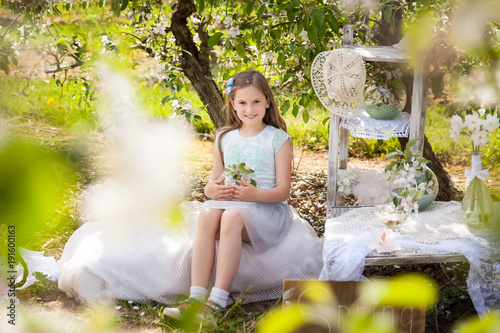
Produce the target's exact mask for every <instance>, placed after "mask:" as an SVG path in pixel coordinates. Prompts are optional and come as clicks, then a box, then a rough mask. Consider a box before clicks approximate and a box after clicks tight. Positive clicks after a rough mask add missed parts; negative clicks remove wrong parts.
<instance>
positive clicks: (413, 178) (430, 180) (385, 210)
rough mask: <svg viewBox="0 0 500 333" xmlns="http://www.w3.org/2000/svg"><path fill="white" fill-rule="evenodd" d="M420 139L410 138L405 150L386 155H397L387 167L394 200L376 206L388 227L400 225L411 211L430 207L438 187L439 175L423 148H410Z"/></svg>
mask: <svg viewBox="0 0 500 333" xmlns="http://www.w3.org/2000/svg"><path fill="white" fill-rule="evenodd" d="M417 140H418V139H413V140H411V141H410V142H408V143H407V145H406V148H405V150H404V151H401V150H399V149H398V150H396V151H394V152H392V153H390V154H388V155H387V156H386V157H385V158H386V159H394V160H393V161H391V163H389V164H388V165H387V166H386V168H385V176H386V179H387V180H388V181H389V182H390V184H391V197H392V203H391V204H389V205H388V206H379V207H376V209H375V214H376V215H377V216H378V218H379V220H380V221H381V222H382V223H384V224H386V225H387V226H389V227H396V228H399V227H400V226H401V225H402V224H403V223H404V222H406V221H407V220H408V217H410V216H411V215H412V214H414V213H418V211H419V210H424V209H426V208H427V207H429V205H430V204H431V203H432V202H433V201H434V199H436V196H437V193H438V191H439V184H438V181H437V178H436V175H435V174H434V172H432V170H431V169H429V167H428V166H427V163H428V162H429V161H428V160H427V159H425V158H423V157H422V155H421V153H420V151H418V150H416V151H412V150H411V147H413V145H415V143H416V142H417Z"/></svg>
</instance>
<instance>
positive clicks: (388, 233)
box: [366, 229, 401, 253]
mask: <svg viewBox="0 0 500 333" xmlns="http://www.w3.org/2000/svg"><path fill="white" fill-rule="evenodd" d="M366 246H367V247H368V248H369V249H370V250H377V252H379V253H381V252H392V251H398V250H401V246H400V245H399V244H397V243H396V242H394V232H393V231H392V230H390V229H389V230H384V231H383V232H382V233H380V230H376V229H372V230H371V231H370V238H368V239H367V240H366Z"/></svg>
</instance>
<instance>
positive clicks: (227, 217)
mask: <svg viewBox="0 0 500 333" xmlns="http://www.w3.org/2000/svg"><path fill="white" fill-rule="evenodd" d="M243 241H250V239H249V238H248V234H247V231H246V228H245V223H244V222H243V218H242V217H241V215H240V213H238V212H237V211H235V210H231V209H227V210H225V211H224V212H223V213H222V218H221V222H220V235H219V252H218V254H217V267H216V271H215V285H214V287H216V288H219V289H222V290H225V291H229V288H230V287H231V284H232V283H233V280H234V277H235V276H236V272H237V271H238V267H239V265H240V259H241V248H242V242H243Z"/></svg>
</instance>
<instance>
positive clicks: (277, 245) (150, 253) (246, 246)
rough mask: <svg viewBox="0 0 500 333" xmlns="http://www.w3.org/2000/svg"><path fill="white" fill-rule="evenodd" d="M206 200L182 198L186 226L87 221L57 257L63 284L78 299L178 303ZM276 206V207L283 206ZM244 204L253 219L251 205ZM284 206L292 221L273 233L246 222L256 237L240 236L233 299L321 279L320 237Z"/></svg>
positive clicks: (276, 293)
mask: <svg viewBox="0 0 500 333" xmlns="http://www.w3.org/2000/svg"><path fill="white" fill-rule="evenodd" d="M201 205H202V204H201V203H199V202H189V203H185V204H183V210H184V212H185V220H186V223H185V224H183V225H182V226H173V225H170V224H168V223H160V222H159V221H153V220H148V219H145V220H144V221H142V224H141V223H136V224H134V225H129V226H123V228H118V229H117V228H115V227H110V226H108V224H107V223H105V222H88V223H86V224H84V225H83V226H81V227H80V228H79V229H77V230H76V231H75V232H74V234H73V235H72V236H71V237H70V239H69V240H68V242H67V243H66V246H65V248H64V251H63V255H62V257H61V259H60V260H59V262H58V264H59V268H60V278H59V288H60V289H61V290H63V291H64V292H66V293H67V294H68V295H70V296H72V297H75V298H76V299H77V300H79V301H81V302H97V301H103V300H114V299H123V300H132V301H135V302H150V301H157V302H159V303H163V304H173V303H175V302H178V301H179V300H180V299H181V298H183V297H185V296H186V295H187V294H188V293H189V287H190V280H191V279H190V270H191V254H192V247H193V240H194V235H195V228H196V223H197V221H198V216H199V213H200V209H201ZM211 205H212V204H206V206H207V207H208V206H211ZM231 205H232V206H233V207H232V208H234V207H236V206H237V205H234V204H231ZM277 205H281V204H277ZM283 206H285V205H283ZM240 208H241V206H240ZM275 208H276V209H277V210H279V206H278V207H275ZM245 209H247V210H248V213H249V214H250V215H251V216H252V218H253V219H254V221H256V220H255V217H254V216H255V215H254V214H253V212H254V209H252V208H251V207H246V208H245ZM286 210H288V214H290V217H291V218H290V220H289V222H288V223H289V226H288V227H286V223H287V222H286V221H285V222H283V223H281V225H278V227H276V228H273V229H274V231H273V232H274V236H270V237H266V236H267V235H262V234H258V235H257V236H255V237H254V236H251V235H250V233H251V232H250V230H251V228H249V236H250V237H253V238H251V239H252V242H253V241H254V240H256V242H254V243H253V244H252V243H250V242H248V243H243V251H242V257H241V262H240V266H239V269H238V272H237V275H236V277H235V280H234V282H233V284H232V286H231V289H230V292H231V293H232V294H231V295H232V296H231V297H232V299H235V298H236V297H238V296H239V295H240V293H244V292H246V291H247V290H248V288H249V287H251V288H250V293H249V294H247V295H246V298H245V302H247V303H248V302H255V301H262V300H268V299H277V298H279V297H280V296H281V293H282V286H283V280H285V279H309V278H313V279H317V278H318V276H319V274H320V271H321V268H322V240H321V239H320V238H318V237H317V236H316V233H315V231H314V230H313V228H312V227H311V226H310V225H309V223H307V222H306V221H305V220H303V219H301V218H300V216H299V215H298V213H297V212H296V211H295V210H294V209H293V208H291V207H288V206H285V207H284V211H283V212H282V213H283V214H285V215H284V216H286V214H287V212H286ZM260 211H261V212H262V210H260ZM277 215H280V218H281V213H280V212H279V211H276V212H274V213H273V214H272V215H271V219H274V218H276V219H277V220H278V218H277V217H276V216H277ZM285 219H286V218H285ZM246 221H247V220H245V223H247V222H246ZM248 226H250V224H248ZM272 237H276V238H277V239H280V240H279V242H276V241H274V240H273V239H271V238H272ZM260 239H262V242H261V241H259V240H260ZM256 244H260V245H257V246H255V245H256ZM257 249H258V250H257ZM213 275H214V274H212V276H213ZM212 283H213V279H212ZM230 302H231V299H230Z"/></svg>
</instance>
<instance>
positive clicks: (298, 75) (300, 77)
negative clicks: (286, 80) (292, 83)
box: [297, 73, 304, 82]
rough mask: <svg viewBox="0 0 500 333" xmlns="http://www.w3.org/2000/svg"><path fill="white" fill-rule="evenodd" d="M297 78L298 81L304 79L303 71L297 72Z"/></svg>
mask: <svg viewBox="0 0 500 333" xmlns="http://www.w3.org/2000/svg"><path fill="white" fill-rule="evenodd" d="M297 79H298V80H299V82H302V81H304V74H303V73H297Z"/></svg>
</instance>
